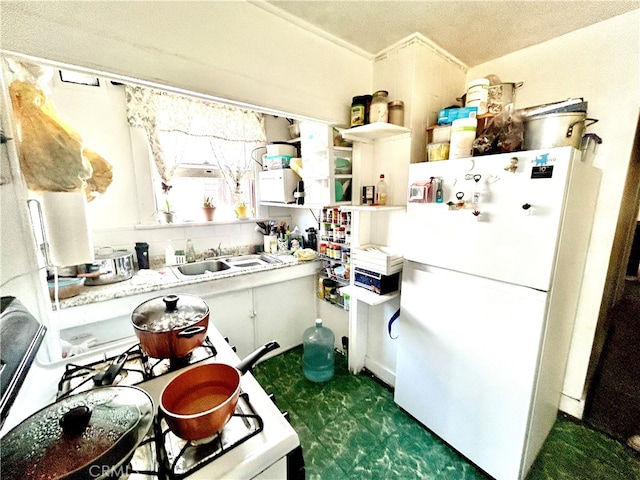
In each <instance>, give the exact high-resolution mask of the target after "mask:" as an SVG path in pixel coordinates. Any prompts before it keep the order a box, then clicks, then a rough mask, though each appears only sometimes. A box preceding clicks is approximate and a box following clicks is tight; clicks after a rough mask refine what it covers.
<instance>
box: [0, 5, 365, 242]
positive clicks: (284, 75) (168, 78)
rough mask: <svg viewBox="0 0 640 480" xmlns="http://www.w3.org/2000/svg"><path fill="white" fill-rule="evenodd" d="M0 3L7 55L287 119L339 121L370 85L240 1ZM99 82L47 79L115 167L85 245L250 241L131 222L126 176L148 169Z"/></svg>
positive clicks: (359, 64)
mask: <svg viewBox="0 0 640 480" xmlns="http://www.w3.org/2000/svg"><path fill="white" fill-rule="evenodd" d="M0 8H1V13H2V16H1V22H2V23H1V24H0V40H1V42H0V44H1V45H2V48H3V49H5V50H6V51H10V52H17V53H19V54H22V55H28V56H34V57H37V58H41V59H45V60H51V61H54V62H62V63H66V64H68V65H73V66H80V67H85V68H89V69H92V70H97V71H100V72H104V73H107V74H117V75H122V76H125V77H129V78H133V79H141V80H144V81H149V82H155V83H157V84H159V85H167V86H174V87H179V88H182V89H185V90H189V91H193V92H199V93H204V94H208V95H213V96H218V97H221V98H224V99H229V100H234V101H239V102H244V103H248V104H252V105H256V106H258V107H264V108H272V109H276V110H279V111H282V112H287V113H290V114H293V115H298V116H310V117H313V118H318V119H324V120H329V121H335V122H338V123H345V122H347V121H348V114H349V106H350V103H351V97H352V96H353V95H356V94H360V93H361V92H365V91H368V90H369V87H370V79H371V61H370V59H366V58H364V57H362V56H360V55H356V54H354V53H353V52H351V51H348V50H346V49H344V48H342V47H339V46H337V45H335V44H333V43H331V42H329V41H327V40H324V39H321V38H319V37H317V36H314V35H312V34H309V33H308V32H306V31H304V30H303V29H301V28H300V27H297V26H294V25H291V24H289V23H287V22H285V21H284V20H282V19H280V18H278V17H277V16H276V15H273V14H271V13H268V12H266V11H264V10H262V9H260V8H258V7H255V6H254V5H251V4H249V3H247V2H126V3H121V2H43V3H39V4H33V3H31V2H11V3H9V4H7V3H6V2H5V3H2V5H1V7H0ZM43 32H47V33H46V35H45V34H43ZM103 85H104V86H103V87H102V88H100V89H96V90H88V89H87V87H78V86H75V85H70V84H63V85H61V84H60V82H59V81H58V82H56V85H55V86H56V91H55V98H54V101H55V103H56V104H57V105H58V106H59V109H60V112H61V116H62V117H63V118H65V119H66V120H68V121H69V123H71V124H72V125H74V126H75V127H76V128H77V130H78V131H79V133H80V134H81V135H82V137H83V138H84V139H85V141H86V142H87V145H89V146H91V148H93V149H94V150H96V151H97V152H99V153H101V154H102V155H103V156H104V157H105V158H106V159H107V160H108V161H109V162H110V163H111V164H112V165H113V166H114V181H113V183H112V185H111V186H110V187H109V189H108V191H107V192H106V194H105V195H104V196H103V197H101V198H99V199H97V200H95V201H93V202H91V203H90V204H89V215H90V222H91V226H92V230H93V233H94V235H93V239H94V244H95V245H96V246H101V245H107V244H108V245H113V246H122V247H128V248H132V246H133V244H134V243H135V242H136V241H147V242H149V243H150V244H151V247H150V254H151V255H160V254H162V253H163V252H164V244H165V243H166V240H169V239H170V240H172V241H174V243H176V248H180V247H181V246H183V243H184V240H185V238H187V237H193V239H194V243H195V247H196V249H197V250H198V249H205V248H210V247H214V246H215V247H217V245H218V244H219V243H222V246H223V247H231V246H235V245H247V244H260V243H261V239H260V237H259V235H257V234H256V233H255V232H254V230H253V227H254V224H253V222H249V223H245V224H240V225H235V226H217V227H199V228H166V229H154V230H137V229H135V228H134V225H137V224H139V223H151V222H150V219H148V218H141V216H145V215H146V214H147V213H145V212H146V211H147V210H148V208H143V210H144V211H142V210H139V209H138V206H140V205H146V204H147V203H148V199H147V198H146V197H148V196H149V194H150V191H151V190H150V188H149V187H148V186H147V185H146V183H145V180H144V179H143V178H137V179H136V174H138V177H143V176H144V175H143V174H144V172H145V171H146V170H147V169H148V166H146V165H137V164H134V161H133V158H132V154H131V149H132V145H131V135H130V132H129V130H128V125H126V121H123V120H124V118H125V117H124V101H123V98H124V94H123V92H122V87H115V86H113V85H111V84H110V83H105V82H103ZM108 105H109V106H110V107H111V109H110V110H109V111H107V110H108V108H107V106H108ZM87 106H90V108H89V109H87V108H86V107H87ZM138 143H139V142H138ZM135 145H136V142H134V147H135ZM137 157H138V156H137ZM137 157H136V158H137ZM141 173H142V175H141ZM270 213H271V212H270ZM273 214H276V215H279V216H282V215H284V214H286V212H282V211H281V209H278V211H276V212H273ZM300 223H303V222H302V220H301V221H300ZM301 228H302V225H301Z"/></svg>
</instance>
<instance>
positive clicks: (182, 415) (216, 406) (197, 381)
mask: <svg viewBox="0 0 640 480" xmlns="http://www.w3.org/2000/svg"><path fill="white" fill-rule="evenodd" d="M276 348H280V345H278V343H277V342H269V343H267V344H265V345H263V346H262V347H260V348H259V349H257V350H256V351H254V352H253V353H251V354H250V355H249V356H248V357H246V358H245V359H244V360H242V362H240V364H238V365H237V366H236V367H232V366H231V365H227V364H224V363H205V364H199V365H194V366H192V367H189V368H186V369H185V370H183V371H182V372H181V373H180V374H178V375H177V376H176V377H174V378H173V380H171V381H170V382H169V383H168V384H167V385H166V386H165V387H164V389H163V390H162V393H161V394H160V407H159V408H160V413H161V415H163V416H164V418H165V420H166V421H167V425H169V429H170V430H171V431H172V432H173V433H175V434H176V435H177V436H178V437H180V438H182V439H184V440H201V439H203V438H207V437H211V436H212V435H215V434H216V433H218V432H219V431H220V430H222V429H223V427H224V426H225V425H226V424H227V422H228V421H229V419H230V418H231V416H232V415H233V412H234V411H235V409H236V404H237V403H238V397H239V396H240V377H241V376H242V374H244V373H245V372H247V371H248V370H250V369H251V367H252V366H253V365H254V364H255V363H256V362H257V361H258V360H259V359H260V358H261V357H263V356H264V355H266V354H267V353H269V352H270V351H272V350H275V349H276Z"/></svg>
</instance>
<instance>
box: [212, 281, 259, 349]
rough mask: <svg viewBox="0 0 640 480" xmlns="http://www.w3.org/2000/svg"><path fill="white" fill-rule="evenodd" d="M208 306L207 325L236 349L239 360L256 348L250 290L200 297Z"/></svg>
mask: <svg viewBox="0 0 640 480" xmlns="http://www.w3.org/2000/svg"><path fill="white" fill-rule="evenodd" d="M202 298H203V299H204V301H205V302H207V305H209V324H210V325H212V326H215V327H216V329H217V330H218V331H219V332H220V334H221V335H222V336H224V337H227V338H228V339H229V344H230V345H232V346H235V347H236V353H237V354H238V356H239V357H240V358H244V357H246V356H247V355H248V354H249V353H251V352H252V351H253V350H254V349H255V348H256V343H257V342H256V338H255V332H254V326H253V322H254V308H253V306H254V301H253V292H252V289H247V290H238V291H235V292H229V293H224V294H221V295H206V296H203V297H202Z"/></svg>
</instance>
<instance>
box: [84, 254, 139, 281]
mask: <svg viewBox="0 0 640 480" xmlns="http://www.w3.org/2000/svg"><path fill="white" fill-rule="evenodd" d="M83 267H84V270H85V272H84V273H80V274H78V276H79V277H85V278H86V281H85V285H107V284H109V283H116V282H122V281H123V280H128V279H129V278H131V277H133V272H134V266H133V253H131V252H129V251H128V250H116V249H114V248H113V247H102V248H100V249H98V251H97V253H96V256H95V261H94V262H93V263H87V264H85V265H84V266H80V268H83Z"/></svg>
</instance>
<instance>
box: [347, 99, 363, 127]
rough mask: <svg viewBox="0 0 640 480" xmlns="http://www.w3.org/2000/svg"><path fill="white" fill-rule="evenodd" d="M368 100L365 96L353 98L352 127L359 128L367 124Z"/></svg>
mask: <svg viewBox="0 0 640 480" xmlns="http://www.w3.org/2000/svg"><path fill="white" fill-rule="evenodd" d="M366 112H367V98H366V96H364V95H359V96H357V97H353V99H352V101H351V126H352V127H359V126H360V125H364V124H365V122H366V120H365V119H366Z"/></svg>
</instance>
